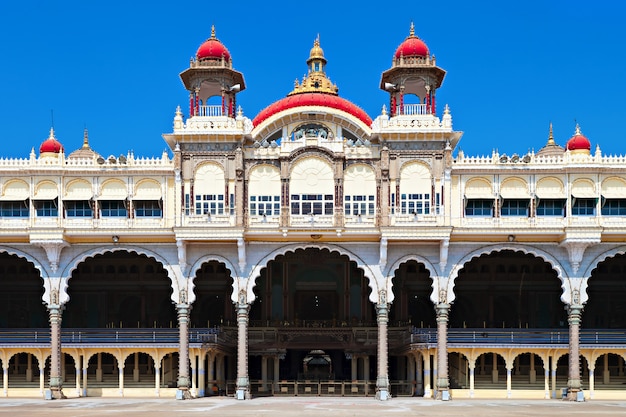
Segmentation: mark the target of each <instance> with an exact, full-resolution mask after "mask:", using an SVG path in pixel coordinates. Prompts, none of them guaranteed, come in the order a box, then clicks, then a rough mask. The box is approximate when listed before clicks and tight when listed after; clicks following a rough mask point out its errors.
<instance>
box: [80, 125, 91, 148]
mask: <svg viewBox="0 0 626 417" xmlns="http://www.w3.org/2000/svg"><path fill="white" fill-rule="evenodd" d="M82 149H91V148H90V147H89V132H88V131H87V128H85V131H84V132H83V148H82Z"/></svg>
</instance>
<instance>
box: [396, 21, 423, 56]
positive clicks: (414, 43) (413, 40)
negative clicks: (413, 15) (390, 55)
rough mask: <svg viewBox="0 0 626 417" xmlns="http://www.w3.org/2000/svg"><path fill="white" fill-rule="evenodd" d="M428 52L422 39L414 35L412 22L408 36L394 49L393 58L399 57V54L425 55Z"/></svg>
mask: <svg viewBox="0 0 626 417" xmlns="http://www.w3.org/2000/svg"><path fill="white" fill-rule="evenodd" d="M428 54H429V51H428V46H426V44H425V43H424V41H423V40H421V39H420V38H418V37H417V36H415V27H414V26H413V23H411V30H410V31H409V36H408V37H407V38H406V39H405V40H404V42H402V43H401V44H400V46H398V49H396V53H395V54H394V58H395V59H399V58H400V57H401V56H404V57H410V56H411V57H412V56H421V57H426V56H428Z"/></svg>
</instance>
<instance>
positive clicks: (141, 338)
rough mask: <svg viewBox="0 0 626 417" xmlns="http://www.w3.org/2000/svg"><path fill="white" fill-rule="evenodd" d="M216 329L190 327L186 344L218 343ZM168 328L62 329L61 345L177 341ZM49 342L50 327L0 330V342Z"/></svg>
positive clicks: (163, 342) (175, 330)
mask: <svg viewBox="0 0 626 417" xmlns="http://www.w3.org/2000/svg"><path fill="white" fill-rule="evenodd" d="M219 334H220V330H219V329H218V328H204V329H190V331H189V342H190V343H205V342H213V343H217V342H218V335H219ZM178 342H179V332H178V329H177V328H172V329H169V328H168V329H145V328H138V329H62V330H61V344H118V343H119V344H177V343H178ZM21 344H44V345H49V344H50V329H46V328H42V329H0V346H1V345H21Z"/></svg>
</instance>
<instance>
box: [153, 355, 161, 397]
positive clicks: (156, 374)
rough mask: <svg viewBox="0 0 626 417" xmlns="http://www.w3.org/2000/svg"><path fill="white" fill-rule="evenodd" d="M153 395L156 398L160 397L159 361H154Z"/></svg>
mask: <svg viewBox="0 0 626 417" xmlns="http://www.w3.org/2000/svg"><path fill="white" fill-rule="evenodd" d="M154 394H155V395H156V396H157V397H160V396H161V360H160V359H159V362H158V363H157V361H154Z"/></svg>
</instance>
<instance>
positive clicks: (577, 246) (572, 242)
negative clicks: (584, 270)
mask: <svg viewBox="0 0 626 417" xmlns="http://www.w3.org/2000/svg"><path fill="white" fill-rule="evenodd" d="M599 242H600V241H599V239H598V240H596V239H566V240H565V241H563V243H561V246H563V247H565V248H566V249H567V252H568V254H569V261H570V264H571V266H572V270H573V271H574V273H577V272H578V268H580V263H581V262H582V260H583V256H584V254H585V250H586V249H587V248H588V247H589V246H592V245H595V244H596V243H599Z"/></svg>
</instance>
